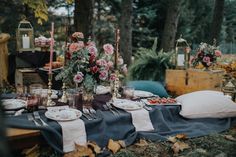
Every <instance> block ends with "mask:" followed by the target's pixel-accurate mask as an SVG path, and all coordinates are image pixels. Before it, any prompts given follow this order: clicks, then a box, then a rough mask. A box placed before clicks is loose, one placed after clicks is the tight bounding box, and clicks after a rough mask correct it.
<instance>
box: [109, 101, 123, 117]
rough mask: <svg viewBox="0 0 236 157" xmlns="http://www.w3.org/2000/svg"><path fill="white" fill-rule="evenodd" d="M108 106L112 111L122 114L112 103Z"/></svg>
mask: <svg viewBox="0 0 236 157" xmlns="http://www.w3.org/2000/svg"><path fill="white" fill-rule="evenodd" d="M106 105H107V107H109V108H110V109H112V110H114V111H115V112H116V113H117V114H118V115H119V114H120V112H119V111H118V110H117V109H116V108H115V107H113V106H112V104H111V103H106Z"/></svg>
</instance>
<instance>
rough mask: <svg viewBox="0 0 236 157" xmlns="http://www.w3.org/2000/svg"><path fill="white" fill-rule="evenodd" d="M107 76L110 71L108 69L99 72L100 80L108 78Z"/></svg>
mask: <svg viewBox="0 0 236 157" xmlns="http://www.w3.org/2000/svg"><path fill="white" fill-rule="evenodd" d="M107 77H108V71H106V70H102V71H100V74H99V79H100V80H106V79H107Z"/></svg>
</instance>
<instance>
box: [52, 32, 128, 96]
mask: <svg viewBox="0 0 236 157" xmlns="http://www.w3.org/2000/svg"><path fill="white" fill-rule="evenodd" d="M83 37H84V36H83V33H81V32H75V33H73V35H72V39H73V40H72V41H73V43H71V44H70V45H69V46H68V53H67V56H68V57H69V58H67V59H68V61H67V63H66V66H65V68H64V71H63V72H61V73H60V74H59V75H57V76H56V79H63V80H64V82H67V83H68V84H74V83H76V84H78V85H79V86H81V87H83V88H84V89H85V90H87V91H93V90H94V89H93V88H94V86H95V85H96V84H100V83H102V84H104V83H108V84H110V81H114V80H115V79H116V75H115V74H114V63H113V60H114V56H113V53H114V47H113V46H112V45H111V44H105V45H103V52H100V53H99V52H98V49H97V48H96V45H95V43H94V42H92V41H88V42H87V43H84V42H83ZM118 70H119V71H120V74H121V75H122V74H123V75H125V74H126V73H127V66H126V65H125V64H124V61H123V59H122V58H121V57H120V58H119V60H118Z"/></svg>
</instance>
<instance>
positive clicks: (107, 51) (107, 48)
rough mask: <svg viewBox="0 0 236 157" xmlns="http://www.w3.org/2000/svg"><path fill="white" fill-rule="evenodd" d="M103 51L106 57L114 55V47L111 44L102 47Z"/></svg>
mask: <svg viewBox="0 0 236 157" xmlns="http://www.w3.org/2000/svg"><path fill="white" fill-rule="evenodd" d="M103 49H104V52H105V54H106V55H111V54H113V53H114V47H113V46H112V45H111V44H105V45H103Z"/></svg>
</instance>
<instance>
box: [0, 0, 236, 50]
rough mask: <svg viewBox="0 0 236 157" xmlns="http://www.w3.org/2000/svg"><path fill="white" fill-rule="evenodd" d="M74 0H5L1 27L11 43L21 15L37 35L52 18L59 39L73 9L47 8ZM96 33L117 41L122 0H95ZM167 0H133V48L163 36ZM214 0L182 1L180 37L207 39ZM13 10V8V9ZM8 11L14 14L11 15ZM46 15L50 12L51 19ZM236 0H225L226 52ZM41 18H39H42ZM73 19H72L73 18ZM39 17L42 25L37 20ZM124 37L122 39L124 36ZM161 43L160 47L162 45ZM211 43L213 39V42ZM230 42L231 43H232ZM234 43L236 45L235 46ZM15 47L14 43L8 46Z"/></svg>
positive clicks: (234, 32)
mask: <svg viewBox="0 0 236 157" xmlns="http://www.w3.org/2000/svg"><path fill="white" fill-rule="evenodd" d="M72 2H74V1H73V0H47V1H46V0H38V1H30V0H20V1H19V0H2V4H4V5H1V6H0V9H1V13H0V30H1V31H3V32H6V33H10V34H11V35H12V38H11V39H12V42H13V43H12V44H11V45H14V44H15V43H14V41H15V38H14V36H15V29H16V28H17V25H18V23H19V21H20V20H21V18H22V16H23V15H25V16H26V17H27V19H28V20H29V21H30V22H31V23H32V25H33V27H34V30H35V36H36V37H37V36H39V34H40V35H45V36H47V37H48V36H49V32H48V30H50V22H49V21H52V20H53V21H54V22H55V27H56V28H57V29H58V30H56V31H57V32H56V33H55V34H56V35H57V36H55V38H56V40H57V41H64V40H65V38H66V37H65V36H67V33H66V32H67V30H66V28H65V27H66V24H68V20H69V19H70V18H72V16H73V15H72V14H73V12H70V13H69V14H68V15H64V16H57V15H53V14H52V12H50V11H48V10H47V9H48V8H51V7H53V8H55V9H58V8H60V7H65V8H66V9H71V10H72V9H73V6H74V3H72ZM94 2H95V7H94V21H93V29H94V37H93V39H94V40H95V41H96V42H97V44H98V46H99V45H102V44H104V43H106V42H109V43H112V42H113V43H114V39H115V37H114V30H115V28H117V27H119V26H118V23H119V19H120V10H121V9H122V6H121V0H112V1H111V0H94ZM168 3H169V1H168V0H134V1H133V35H132V37H133V39H132V43H133V52H134V54H135V53H136V51H137V50H138V49H139V48H140V47H144V48H149V47H151V45H152V44H151V43H152V42H151V41H153V39H154V38H155V37H158V39H161V37H162V33H163V28H164V23H165V17H166V13H167V11H166V10H167V5H168ZM213 6H214V0H198V1H195V0H185V3H184V5H182V12H181V14H180V18H179V24H178V31H177V38H178V37H179V36H180V34H183V38H185V39H186V40H187V41H188V42H189V43H191V44H192V45H193V47H194V45H198V44H199V43H200V42H207V38H208V36H209V33H210V22H211V19H212V14H213V8H214V7H213ZM13 10H14V11H13ZM7 15H11V16H10V17H9V16H7ZM46 15H48V20H47V17H46ZM235 16H236V0H225V14H224V20H223V24H222V30H221V35H220V41H219V42H220V44H221V47H222V48H223V52H233V51H236V46H235V47H234V46H233V44H231V43H235V38H236V27H235V26H236V21H235ZM39 19H40V20H39ZM70 20H71V19H70ZM38 21H39V22H40V23H41V22H42V25H39V24H38ZM72 24H73V23H71V24H69V26H68V27H69V30H68V31H69V33H71V32H73V31H74V30H72V29H73V26H72ZM121 40H122V39H121ZM159 43H160V42H158V45H157V47H158V48H157V50H158V49H159ZM210 44H211V43H210ZM230 44H231V45H230ZM232 46H233V48H232ZM9 47H10V48H11V49H12V50H11V52H12V51H14V49H15V47H14V46H9Z"/></svg>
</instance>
